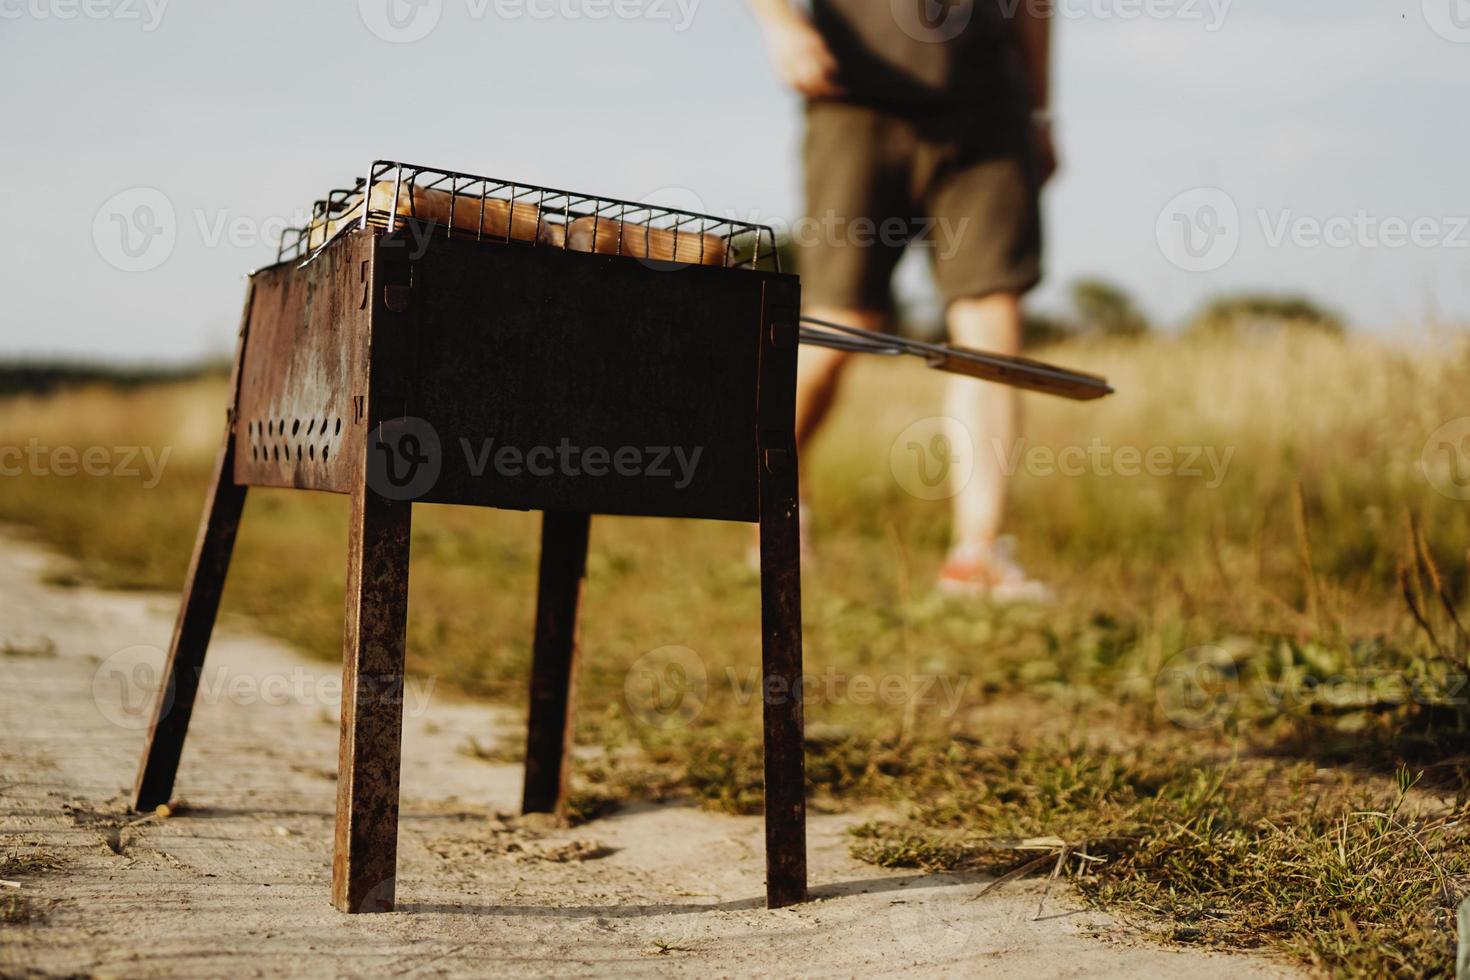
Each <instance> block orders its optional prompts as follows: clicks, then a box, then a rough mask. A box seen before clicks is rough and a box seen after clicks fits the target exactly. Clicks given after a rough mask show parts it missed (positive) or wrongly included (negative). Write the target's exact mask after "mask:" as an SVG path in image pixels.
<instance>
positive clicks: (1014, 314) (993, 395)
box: [945, 293, 1021, 554]
mask: <svg viewBox="0 0 1470 980" xmlns="http://www.w3.org/2000/svg"><path fill="white" fill-rule="evenodd" d="M946 319H947V321H948V326H949V336H950V339H951V340H953V341H954V342H955V343H956V344H959V345H961V346H963V347H973V348H976V349H978V350H985V351H991V352H993V353H996V354H1018V353H1020V351H1021V300H1020V297H1019V296H1017V295H1016V294H1015V293H991V294H990V295H989V296H983V297H977V298H971V299H957V300H955V301H954V302H952V303H950V304H949V310H948V313H947V316H946ZM1020 410H1021V405H1020V398H1019V397H1018V393H1017V392H1016V389H1014V388H1010V387H1007V386H1005V385H998V384H984V383H980V382H977V381H975V380H974V379H973V378H965V377H960V376H955V377H952V378H950V379H949V390H948V392H947V396H946V399H945V414H946V415H948V416H949V417H951V418H954V419H958V420H959V422H960V423H961V424H962V425H964V427H965V428H966V429H967V430H968V431H969V433H970V437H971V442H972V445H973V447H974V453H975V465H974V467H973V469H972V471H971V474H970V479H969V482H968V483H966V484H965V486H964V487H962V488H959V492H958V493H956V494H955V496H954V528H953V533H952V535H951V538H952V541H953V544H954V546H955V548H956V549H970V550H973V551H975V552H976V553H980V554H988V553H989V552H990V550H991V548H992V546H993V545H994V544H995V539H996V536H997V535H999V534H1000V530H1001V525H1002V523H1003V521H1004V520H1005V509H1006V497H1007V490H1008V488H1007V485H1006V484H1007V478H1006V473H1005V469H1004V464H1005V461H1006V460H1007V459H1009V458H1010V456H1011V449H1012V446H1013V445H1014V444H1015V441H1016V434H1017V431H1018V429H1019V426H1020Z"/></svg>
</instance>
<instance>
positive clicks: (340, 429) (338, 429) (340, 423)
mask: <svg viewBox="0 0 1470 980" xmlns="http://www.w3.org/2000/svg"><path fill="white" fill-rule="evenodd" d="M333 434H334V435H339V436H340V435H341V434H342V419H341V417H340V416H339V417H338V419H337V431H336V432H335V433H333Z"/></svg>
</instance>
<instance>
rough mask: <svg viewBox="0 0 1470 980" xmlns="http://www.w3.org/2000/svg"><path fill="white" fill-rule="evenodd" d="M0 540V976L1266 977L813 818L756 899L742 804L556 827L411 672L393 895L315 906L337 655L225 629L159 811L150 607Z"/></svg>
mask: <svg viewBox="0 0 1470 980" xmlns="http://www.w3.org/2000/svg"><path fill="white" fill-rule="evenodd" d="M56 567H57V563H56V560H55V559H53V558H51V557H50V556H49V555H48V554H47V553H46V552H44V551H43V550H41V549H39V548H37V547H35V546H34V545H31V544H28V543H26V541H25V539H24V538H23V537H22V536H21V535H19V534H17V533H16V532H14V531H9V532H6V531H0V639H3V640H5V641H6V645H5V647H4V652H3V656H0V858H3V857H5V856H7V855H10V856H13V857H14V858H16V859H19V860H21V861H22V862H24V863H23V864H22V865H21V866H19V867H17V866H16V865H14V864H13V863H12V864H10V865H9V866H10V867H11V868H12V870H11V871H10V872H9V874H8V875H6V876H3V877H11V878H13V879H16V880H19V882H20V884H21V887H20V888H18V889H16V888H10V887H0V903H5V904H0V910H3V911H4V917H3V918H0V974H6V975H11V974H14V973H26V972H38V973H42V974H73V973H82V974H107V975H126V976H133V975H148V976H158V975H177V976H226V975H228V976H231V977H238V976H256V975H277V974H311V975H361V974H367V973H395V974H417V975H482V974H486V973H492V972H493V973H515V974H531V975H542V974H544V975H557V976H566V975H587V976H591V975H599V976H600V975H604V974H608V973H626V974H649V975H653V974H659V975H663V974H670V975H673V974H700V975H703V974H717V975H725V976H753V975H780V976H854V975H879V974H882V975H892V974H920V973H922V974H925V975H930V974H935V973H939V974H945V975H960V974H970V973H975V972H980V971H982V970H983V971H984V972H985V973H987V974H988V975H996V976H1016V977H1021V976H1024V977H1040V976H1047V977H1052V976H1119V977H1123V976H1140V975H1143V976H1149V975H1152V976H1184V975H1187V976H1189V977H1190V978H1191V980H1204V978H1207V977H1216V976H1218V977H1227V976H1228V977H1240V976H1281V975H1288V974H1287V973H1286V971H1284V970H1283V969H1282V968H1280V967H1278V966H1276V965H1275V964H1272V963H1270V962H1267V961H1263V960H1261V959H1259V958H1254V957H1243V956H1230V957H1226V956H1220V955H1203V954H1200V953H1195V952H1190V951H1182V950H1165V949H1159V948H1157V947H1155V946H1151V945H1148V944H1146V943H1142V942H1140V941H1138V940H1137V939H1135V938H1133V937H1130V935H1129V934H1128V933H1127V931H1126V930H1125V929H1124V928H1123V927H1121V926H1120V925H1118V924H1117V923H1114V922H1111V921H1109V920H1108V919H1106V918H1105V917H1103V916H1099V915H1096V914H1092V913H1085V912H1083V911H1081V910H1080V906H1079V905H1078V903H1077V902H1076V900H1075V899H1073V898H1072V897H1070V896H1068V895H1067V894H1065V890H1064V889H1061V888H1058V889H1056V890H1055V891H1054V892H1053V893H1052V894H1051V896H1050V897H1048V899H1047V901H1046V907H1045V914H1044V915H1043V916H1042V917H1041V918H1039V919H1038V918H1036V917H1035V914H1036V910H1037V905H1038V901H1039V899H1040V896H1041V885H1040V884H1039V883H1035V882H1022V883H1018V884H1013V885H1008V886H1006V887H1005V888H1002V889H998V890H997V891H995V892H993V893H991V894H989V895H986V896H984V897H983V898H977V897H976V896H977V893H978V892H979V891H980V890H981V889H982V888H983V887H984V884H985V879H983V878H980V877H967V876H953V875H921V874H913V873H907V874H905V873H888V872H884V871H882V870H880V869H876V868H873V867H871V866H869V865H865V864H861V863H858V862H857V861H854V860H853V859H852V858H850V857H849V856H848V854H847V840H846V838H845V836H844V833H843V831H844V828H845V827H846V826H848V825H849V824H850V823H852V822H853V821H855V820H857V819H860V818H861V817H860V815H843V816H815V817H814V818H813V819H812V825H811V833H810V852H811V874H812V884H813V895H814V898H815V901H813V902H811V903H809V904H806V905H802V906H799V907H796V908H791V909H783V910H779V911H774V912H773V911H767V910H766V909H765V908H764V907H763V904H762V895H763V882H762V871H763V867H762V858H761V825H760V821H759V820H757V819H751V818H736V817H728V816H721V815H717V814H712V813H706V812H703V811H700V810H695V809H691V808H687V807H679V806H661V807H639V808H631V809H629V810H625V811H623V812H621V813H619V814H617V815H615V816H612V817H610V818H607V819H604V820H600V821H597V822H595V823H592V824H589V825H587V826H583V827H579V828H575V829H572V830H566V829H558V828H555V827H550V826H546V825H544V824H538V823H535V822H529V821H522V820H519V819H517V818H515V817H513V816H510V814H511V813H513V810H514V807H515V805H516V801H517V800H518V798H519V792H520V772H519V768H518V767H516V766H502V765H491V764H487V763H485V762H483V761H479V760H476V759H472V758H469V757H467V756H465V755H463V754H462V753H460V752H458V751H457V748H458V747H459V746H461V745H463V744H465V742H466V741H467V739H468V738H470V737H472V736H473V737H475V738H477V739H479V741H480V742H481V744H492V743H493V742H494V740H495V739H496V738H497V737H516V736H515V735H511V734H508V733H512V732H515V731H516V727H517V719H516V718H515V716H514V715H512V714H510V713H508V712H505V711H503V710H500V709H495V708H491V707H486V706H484V705H478V704H467V703H463V702H458V701H456V700H454V699H452V698H449V697H447V696H445V695H442V694H438V693H436V692H434V691H433V690H432V689H431V688H429V687H428V686H427V685H425V684H424V683H422V682H419V683H416V684H411V685H410V687H409V691H408V697H407V701H406V705H405V714H406V716H407V717H406V720H405V731H404V771H403V800H404V803H403V822H402V829H401V833H400V849H399V881H398V896H399V911H397V912H395V913H393V914H388V915H364V916H344V915H340V914H338V913H337V912H336V911H334V910H333V909H332V907H331V906H330V904H329V903H328V901H327V895H328V881H329V877H330V869H331V837H332V817H333V806H334V793H335V788H334V771H335V767H336V750H337V739H336V697H337V686H336V685H337V672H336V671H335V670H332V669H329V668H328V666H326V665H323V664H318V663H312V662H309V661H306V660H304V659H302V658H301V657H300V656H299V655H298V654H296V653H294V652H293V651H292V650H290V649H288V648H286V647H284V646H282V645H281V644H279V643H277V642H274V641H272V640H268V639H264V638H262V637H260V636H257V635H254V634H251V633H248V632H244V631H241V630H238V629H225V630H224V631H223V632H222V633H221V634H220V635H218V636H217V638H216V641H215V644H214V646H213V647H212V648H211V650H210V654H209V661H208V664H207V666H206V671H205V677H204V684H203V690H202V692H201V699H203V701H204V702H205V703H201V704H200V705H199V706H198V708H197V710H196V712H195V715H194V724H193V729H192V731H191V732H190V739H189V744H188V748H187V750H186V752H185V755H184V761H183V766H182V769H181V771H180V775H179V781H178V794H179V796H180V797H181V798H183V799H184V800H185V801H187V803H188V804H189V806H188V808H187V809H186V810H185V812H183V813H182V814H180V815H178V816H174V817H171V818H169V819H166V820H159V819H152V820H146V821H144V822H141V823H132V822H131V821H135V820H136V819H137V815H135V814H131V813H129V812H127V810H126V796H125V794H126V787H127V786H128V785H129V784H130V783H131V780H132V776H133V771H134V767H135V765H136V763H137V757H138V753H139V751H140V748H141V745H142V740H143V730H144V729H145V728H146V724H147V717H148V712H149V705H150V703H151V693H150V688H151V685H152V683H153V677H154V675H155V674H156V669H157V666H158V664H160V663H161V662H162V658H163V651H162V649H161V647H162V646H164V645H165V644H166V643H167V641H168V636H169V632H170V627H171V623H172V617H173V611H174V600H173V598H172V597H168V596H145V595H138V594H121V593H109V592H102V591H97V590H94V589H90V588H77V587H72V588H66V587H60V586H56V585H49V584H44V582H45V579H46V577H47V574H48V572H49V571H51V570H54V569H55V568H56Z"/></svg>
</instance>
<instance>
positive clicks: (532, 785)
mask: <svg viewBox="0 0 1470 980" xmlns="http://www.w3.org/2000/svg"><path fill="white" fill-rule="evenodd" d="M590 524H591V517H590V516H589V515H587V514H562V513H556V512H553V511H547V512H546V513H545V514H544V515H543V516H542V519H541V574H540V582H539V585H538V586H537V593H536V639H535V644H534V649H533V653H532V662H531V720H530V725H529V729H528V731H527V734H526V785H525V793H524V795H523V797H522V800H521V810H522V811H523V812H525V813H557V814H565V812H566V787H567V772H566V766H565V759H566V753H567V748H568V746H569V744H570V742H571V736H572V726H571V718H572V712H571V702H572V682H573V674H574V671H575V669H576V661H577V606H578V605H579V603H580V602H581V598H582V580H583V578H585V576H586V574H587V535H588V531H589V527H590Z"/></svg>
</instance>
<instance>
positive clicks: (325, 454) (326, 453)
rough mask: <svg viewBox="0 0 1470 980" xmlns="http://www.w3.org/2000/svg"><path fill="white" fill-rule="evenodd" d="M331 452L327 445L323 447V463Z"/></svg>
mask: <svg viewBox="0 0 1470 980" xmlns="http://www.w3.org/2000/svg"><path fill="white" fill-rule="evenodd" d="M330 453H331V450H330V449H328V448H327V447H326V446H323V447H322V462H323V463H325V462H326V461H327V456H328V455H329V454H330Z"/></svg>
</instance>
